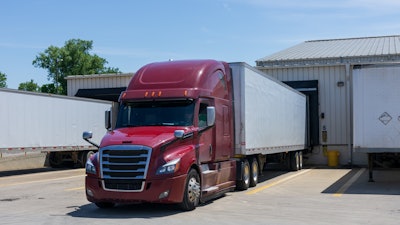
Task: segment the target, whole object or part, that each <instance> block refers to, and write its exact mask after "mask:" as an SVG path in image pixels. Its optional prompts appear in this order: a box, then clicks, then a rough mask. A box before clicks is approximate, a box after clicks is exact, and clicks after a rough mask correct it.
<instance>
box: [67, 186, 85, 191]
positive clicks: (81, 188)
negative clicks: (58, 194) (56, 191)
mask: <svg viewBox="0 0 400 225" xmlns="http://www.w3.org/2000/svg"><path fill="white" fill-rule="evenodd" d="M83 189H85V187H84V186H82V187H77V188H69V189H65V191H78V190H83Z"/></svg>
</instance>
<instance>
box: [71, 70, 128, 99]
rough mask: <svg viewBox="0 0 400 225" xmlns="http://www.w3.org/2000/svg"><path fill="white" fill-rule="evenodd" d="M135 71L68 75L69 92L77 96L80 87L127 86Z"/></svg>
mask: <svg viewBox="0 0 400 225" xmlns="http://www.w3.org/2000/svg"><path fill="white" fill-rule="evenodd" d="M133 75H134V74H133V73H124V74H113V75H98V74H96V75H79V76H68V77H67V78H66V79H67V87H68V90H67V94H68V96H75V94H76V92H77V91H78V90H79V89H93V88H117V87H126V86H128V83H129V81H130V79H131V78H132V76H133Z"/></svg>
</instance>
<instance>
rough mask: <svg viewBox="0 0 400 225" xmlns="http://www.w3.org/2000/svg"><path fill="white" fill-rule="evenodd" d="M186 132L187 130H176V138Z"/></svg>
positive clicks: (181, 136)
mask: <svg viewBox="0 0 400 225" xmlns="http://www.w3.org/2000/svg"><path fill="white" fill-rule="evenodd" d="M184 134H185V131H184V130H176V131H174V136H175V137H176V138H183V135H184Z"/></svg>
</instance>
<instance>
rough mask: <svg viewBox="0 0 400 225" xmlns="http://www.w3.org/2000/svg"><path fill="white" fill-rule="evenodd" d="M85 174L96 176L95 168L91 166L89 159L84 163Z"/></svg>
mask: <svg viewBox="0 0 400 225" xmlns="http://www.w3.org/2000/svg"><path fill="white" fill-rule="evenodd" d="M85 167H86V173H90V174H95V175H96V167H95V166H94V165H93V162H92V160H91V159H90V158H89V159H88V160H87V161H86V166H85Z"/></svg>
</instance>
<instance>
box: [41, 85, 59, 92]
mask: <svg viewBox="0 0 400 225" xmlns="http://www.w3.org/2000/svg"><path fill="white" fill-rule="evenodd" d="M40 92H43V93H56V86H54V84H43V85H42V87H41V88H40Z"/></svg>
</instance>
